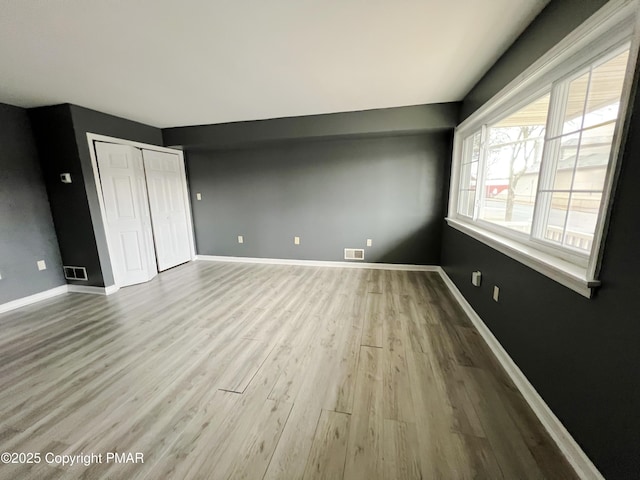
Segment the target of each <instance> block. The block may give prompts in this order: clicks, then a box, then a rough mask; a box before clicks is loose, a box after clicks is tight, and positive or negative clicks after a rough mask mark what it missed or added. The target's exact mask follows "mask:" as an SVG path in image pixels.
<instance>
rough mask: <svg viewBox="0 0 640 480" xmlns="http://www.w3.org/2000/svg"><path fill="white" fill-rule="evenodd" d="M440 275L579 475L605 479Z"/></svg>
mask: <svg viewBox="0 0 640 480" xmlns="http://www.w3.org/2000/svg"><path fill="white" fill-rule="evenodd" d="M439 272H440V276H441V277H442V279H443V280H444V282H445V283H446V284H447V286H448V287H449V290H451V293H452V294H453V296H454V297H455V298H456V300H457V301H458V303H459V304H460V306H461V307H462V308H463V309H464V311H465V313H466V314H467V315H468V316H469V318H470V319H471V322H472V323H473V325H474V326H475V327H476V329H477V330H478V332H479V333H480V335H481V336H482V338H483V339H484V341H485V342H486V343H487V345H488V346H489V348H490V349H491V351H492V352H493V354H494V355H495V356H496V358H497V359H498V361H499V362H500V364H501V365H502V367H503V368H504V369H505V371H506V372H507V374H508V375H509V377H510V378H511V380H512V381H513V383H514V384H515V385H516V387H517V388H518V390H519V391H520V393H521V394H522V396H523V397H524V399H525V400H526V401H527V403H528V404H529V406H530V407H531V410H533V412H534V413H535V414H536V416H537V417H538V420H540V423H542V426H543V427H544V428H545V429H546V430H547V432H549V435H550V436H551V438H552V439H553V441H554V442H555V443H556V445H558V448H559V449H560V451H561V452H562V453H563V455H564V456H565V457H566V459H567V461H568V462H569V463H570V464H571V466H572V467H573V469H574V470H575V472H576V474H577V475H578V476H579V477H580V478H581V479H585V480H587V479H588V480H604V477H603V476H602V474H601V473H600V472H599V471H598V469H597V468H596V466H595V465H594V464H593V462H591V460H590V459H589V457H588V456H587V454H586V453H584V451H583V450H582V448H580V445H578V443H577V442H576V441H575V440H574V438H573V437H572V436H571V434H570V433H569V432H568V431H567V429H566V428H565V427H564V425H563V424H562V423H561V422H560V420H558V417H556V416H555V414H554V413H553V412H552V411H551V409H550V408H549V406H548V405H547V404H546V403H545V401H544V400H543V399H542V397H541V396H540V394H539V393H538V392H537V391H536V389H535V388H534V387H533V385H531V383H530V382H529V380H527V377H526V376H525V375H524V373H522V370H520V368H518V366H517V365H516V363H515V362H514V361H513V359H512V358H511V357H510V356H509V354H508V353H507V352H506V350H505V349H504V348H503V347H502V345H501V344H500V342H498V340H497V339H496V337H494V335H493V333H491V330H489V327H487V326H486V325H485V323H484V322H483V321H482V319H481V318H480V316H479V315H478V314H477V313H476V312H475V310H474V309H473V307H471V305H470V304H469V302H467V300H466V299H465V298H464V296H463V295H462V293H460V290H458V287H456V285H455V284H454V283H453V281H452V280H451V279H450V278H449V276H448V275H447V274H446V272H445V271H444V270H443V269H442V268H439Z"/></svg>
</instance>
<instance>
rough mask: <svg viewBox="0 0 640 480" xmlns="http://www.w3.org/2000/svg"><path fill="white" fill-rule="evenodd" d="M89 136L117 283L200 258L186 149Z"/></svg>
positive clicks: (148, 276)
mask: <svg viewBox="0 0 640 480" xmlns="http://www.w3.org/2000/svg"><path fill="white" fill-rule="evenodd" d="M87 137H88V138H89V143H90V147H91V149H92V152H91V153H92V159H93V160H94V175H95V180H96V188H97V190H98V197H99V201H100V204H101V211H102V217H103V218H102V220H103V224H104V227H105V234H106V237H107V245H108V250H109V257H110V258H109V260H110V262H111V267H112V270H113V276H114V280H115V284H116V286H117V287H124V286H127V285H134V284H137V283H143V282H147V281H149V280H151V279H152V278H153V277H155V276H156V275H157V274H158V272H161V271H163V270H166V269H168V268H171V267H175V266H177V265H180V264H182V263H186V262H188V261H190V260H192V259H193V258H195V250H194V244H193V229H192V224H191V211H190V208H189V200H188V199H189V197H188V193H187V183H186V175H185V169H184V157H183V154H182V152H181V151H179V150H172V149H167V148H162V147H155V146H152V145H144V144H139V143H136V142H128V141H124V140H119V139H111V138H109V137H103V136H99V135H94V134H87Z"/></svg>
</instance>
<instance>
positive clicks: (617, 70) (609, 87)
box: [584, 50, 629, 128]
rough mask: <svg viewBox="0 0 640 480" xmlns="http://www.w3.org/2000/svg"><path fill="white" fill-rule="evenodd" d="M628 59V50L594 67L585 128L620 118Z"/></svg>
mask: <svg viewBox="0 0 640 480" xmlns="http://www.w3.org/2000/svg"><path fill="white" fill-rule="evenodd" d="M628 59H629V51H628V50H627V51H625V52H623V53H621V54H620V55H618V56H616V57H615V58H612V59H611V60H609V61H608V62H606V63H603V64H602V65H600V66H598V67H596V68H594V69H593V71H592V73H591V82H590V84H589V99H588V101H587V109H586V114H585V117H584V127H585V128H586V127H590V126H592V125H598V124H600V123H604V122H608V121H610V120H615V119H617V118H618V110H619V108H620V96H621V95H622V85H623V83H624V77H625V73H626V70H627V61H628Z"/></svg>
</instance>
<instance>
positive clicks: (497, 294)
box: [493, 285, 500, 302]
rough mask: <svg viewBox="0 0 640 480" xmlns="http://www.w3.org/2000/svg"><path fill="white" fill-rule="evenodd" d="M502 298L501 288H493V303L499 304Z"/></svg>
mask: <svg viewBox="0 0 640 480" xmlns="http://www.w3.org/2000/svg"><path fill="white" fill-rule="evenodd" d="M499 298H500V288H498V286H497V285H495V286H494V287H493V301H494V302H497V301H498V299H499Z"/></svg>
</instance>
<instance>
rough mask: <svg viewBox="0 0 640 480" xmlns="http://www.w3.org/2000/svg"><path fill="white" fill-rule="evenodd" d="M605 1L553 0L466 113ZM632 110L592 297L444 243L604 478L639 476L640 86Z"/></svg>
mask: <svg viewBox="0 0 640 480" xmlns="http://www.w3.org/2000/svg"><path fill="white" fill-rule="evenodd" d="M603 3H604V2H594V1H591V2H589V1H583V0H580V1H577V0H576V1H562V2H560V1H552V3H551V4H550V5H549V6H548V7H547V9H545V10H544V11H543V12H542V14H541V15H540V16H539V17H538V19H536V21H535V22H534V23H533V24H532V26H531V27H530V28H529V29H528V30H527V31H526V32H525V34H524V35H523V36H522V38H521V39H520V40H518V42H517V43H516V44H515V45H514V46H513V47H512V48H511V49H510V50H509V51H508V52H507V54H506V55H505V56H504V57H503V58H502V59H501V60H500V61H499V62H498V64H496V67H494V69H493V70H492V71H491V72H489V74H488V75H487V76H486V77H485V79H484V80H482V82H481V83H480V84H479V85H478V86H477V87H476V88H475V89H474V90H473V92H472V94H470V96H469V97H468V98H467V99H466V100H465V103H464V111H465V112H472V111H473V110H474V108H476V106H477V105H479V104H480V103H482V102H481V100H482V99H487V98H489V97H490V96H492V95H493V93H494V92H496V91H497V90H499V89H500V88H501V87H502V86H503V85H504V84H505V83H507V82H508V81H509V80H510V78H509V77H510V76H514V75H516V74H518V73H520V71H521V70H522V69H524V68H526V66H528V64H530V63H531V62H533V61H534V60H535V59H536V58H538V57H539V56H540V54H541V53H544V51H545V50H546V49H548V48H550V47H551V46H552V45H553V44H554V43H555V42H556V41H557V40H558V38H559V37H561V36H562V34H563V32H564V33H565V34H566V33H569V31H570V30H571V29H572V28H573V27H574V26H575V25H576V24H577V23H578V22H579V21H580V20H582V19H584V18H586V17H587V16H588V15H589V13H592V12H593V11H595V10H596V9H597V7H599V6H600V5H601V4H603ZM576 19H578V20H576ZM637 77H638V73H636V81H637ZM636 91H637V90H636ZM632 110H633V112H634V113H633V114H632V116H631V117H630V118H629V119H628V120H627V122H628V125H629V131H628V136H627V140H626V142H625V144H624V153H623V157H622V170H621V176H620V180H619V183H618V189H617V192H616V194H615V199H614V207H613V211H612V215H611V225H610V230H609V233H608V239H607V242H606V246H605V251H604V257H603V264H602V272H601V275H600V278H601V280H602V284H603V285H602V287H601V289H600V290H599V291H598V292H597V294H596V296H595V298H593V299H591V300H589V299H586V298H584V297H582V296H580V295H578V294H576V293H574V292H572V291H571V290H569V289H568V288H566V287H563V286H561V285H559V284H558V283H556V282H554V281H552V280H550V279H548V278H546V277H544V276H542V275H540V274H538V273H537V272H535V271H532V270H531V269H529V268H527V267H525V266H524V265H522V264H520V263H518V262H516V261H514V260H512V259H510V258H508V257H506V256H504V255H502V254H500V253H498V252H496V251H495V250H493V249H491V248H489V247H487V246H485V245H484V244H482V243H480V242H477V241H475V240H473V239H472V238H470V237H468V236H466V235H464V234H462V233H460V232H458V231H456V230H453V229H451V228H449V227H445V230H444V235H443V242H442V245H443V250H442V264H443V266H444V269H445V270H446V272H447V274H448V275H449V276H450V277H451V278H452V280H453V281H454V282H455V283H456V285H457V286H458V288H459V289H460V291H461V292H462V293H463V295H464V296H465V298H466V299H467V300H468V301H469V303H471V305H472V306H473V308H474V309H475V310H476V311H477V312H478V314H479V315H480V316H481V317H482V319H483V320H484V322H485V323H486V324H487V325H488V326H489V328H490V329H491V331H492V332H493V333H494V335H495V336H496V337H497V339H498V340H499V341H500V343H501V344H502V345H503V346H504V348H505V349H506V350H507V352H508V353H509V355H510V356H511V357H512V358H513V359H514V360H515V362H516V363H517V364H518V366H519V367H520V369H521V370H522V371H523V372H524V374H525V375H526V376H527V378H528V379H529V380H530V381H531V383H532V384H533V386H534V387H535V388H536V390H537V391H538V392H539V393H540V395H542V397H543V398H544V400H545V401H546V402H547V404H548V405H549V406H550V407H551V409H552V410H553V411H554V413H555V414H556V415H557V416H558V418H559V419H560V420H561V421H562V423H563V424H564V425H565V426H566V427H567V429H568V430H569V432H570V433H571V434H572V436H573V437H574V438H575V439H576V441H577V442H578V443H579V444H580V445H581V446H582V448H583V449H584V451H585V452H586V453H587V454H588V455H589V457H590V458H591V459H592V460H593V462H594V463H595V465H596V466H597V467H598V468H599V469H600V471H601V472H602V473H603V474H604V476H605V477H606V478H608V479H631V478H634V479H635V478H639V477H640V455H638V452H639V451H640V415H638V411H639V410H640V375H639V374H638V365H640V348H638V345H639V341H640V314H639V313H638V312H640V282H638V280H637V272H638V271H640V256H639V255H638V246H639V245H640V222H638V211H639V209H640V193H639V191H638V187H637V185H638V179H639V178H640V163H639V162H638V161H637V159H638V158H639V157H640V96H638V95H637V94H636V93H634V96H633V107H632ZM473 270H481V271H482V273H483V285H482V287H481V288H475V287H473V286H472V285H471V281H470V279H471V272H472V271H473ZM493 285H499V286H500V303H495V302H493V301H492V300H491V289H492V288H493Z"/></svg>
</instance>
